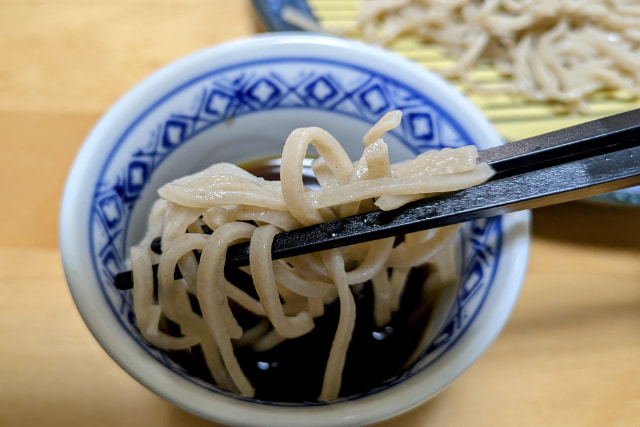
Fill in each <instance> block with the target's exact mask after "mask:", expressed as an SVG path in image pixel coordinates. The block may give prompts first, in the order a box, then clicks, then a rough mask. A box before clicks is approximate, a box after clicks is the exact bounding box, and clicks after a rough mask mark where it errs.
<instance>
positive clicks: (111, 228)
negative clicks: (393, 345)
mask: <svg viewBox="0 0 640 427" xmlns="http://www.w3.org/2000/svg"><path fill="white" fill-rule="evenodd" d="M188 91H191V92H188ZM184 93H193V94H194V95H193V102H192V107H191V109H190V110H189V111H175V112H170V113H167V114H166V116H165V117H163V118H162V119H160V120H157V119H156V118H154V119H150V118H149V117H150V116H151V113H152V112H154V111H156V110H157V109H158V108H159V107H160V106H161V105H164V103H166V102H168V101H169V100H170V99H171V97H173V96H178V95H180V94H184ZM157 99H158V101H157V102H156V104H154V106H152V107H151V108H150V109H149V110H147V111H145V112H144V113H143V114H142V115H140V116H139V117H133V118H132V121H131V126H130V127H129V128H128V130H127V131H126V132H125V133H123V134H122V135H121V136H120V138H119V139H118V141H116V143H115V145H114V147H115V148H114V149H113V152H112V153H111V156H110V157H109V159H110V160H109V162H111V159H113V158H114V157H116V155H117V154H119V150H121V149H122V147H123V145H124V141H125V140H126V139H127V138H129V137H130V135H131V129H133V128H140V127H142V129H148V132H147V135H148V140H147V141H144V144H143V145H142V147H143V148H141V149H139V150H136V151H135V152H133V153H132V154H131V155H130V158H129V160H128V163H127V165H126V166H125V167H123V168H121V169H115V168H110V167H109V162H108V163H107V165H105V167H104V169H103V170H102V172H101V175H100V179H99V182H98V184H97V186H96V188H95V193H94V197H93V201H92V210H91V217H90V239H91V257H92V260H93V266H94V271H95V273H96V275H97V277H98V280H99V283H100V286H101V289H102V292H103V293H104V295H105V297H106V299H107V300H108V302H109V304H110V306H111V308H112V310H113V312H114V314H115V315H116V317H118V318H119V319H120V323H121V325H122V327H123V328H124V329H125V330H126V331H127V332H128V334H129V335H130V336H131V337H132V339H134V340H136V341H137V342H138V343H139V345H140V346H141V347H142V348H143V349H144V350H145V351H146V352H147V353H148V354H149V355H151V356H152V357H153V358H155V359H156V360H158V361H160V362H161V363H162V364H163V365H164V366H166V367H167V368H168V369H170V370H171V371H173V372H175V373H176V374H178V375H180V376H182V377H184V378H186V379H188V380H189V381H192V382H194V383H196V384H199V385H201V386H202V387H205V388H207V389H210V390H212V391H215V392H218V393H226V392H223V391H219V390H217V389H216V388H215V387H214V386H212V385H210V384H208V383H205V382H204V381H201V380H199V379H197V378H193V377H191V376H190V375H189V374H187V372H186V371H185V370H184V369H183V368H181V367H180V366H178V365H176V364H175V363H174V362H172V361H171V360H170V359H169V358H168V357H167V356H166V355H165V353H163V352H162V351H159V350H158V349H156V348H155V347H153V346H151V345H149V344H147V343H146V342H144V339H143V338H142V336H141V334H140V332H139V330H138V329H137V327H136V324H135V316H134V313H133V304H132V298H131V292H130V291H124V292H123V291H118V290H116V289H115V288H114V287H113V285H112V282H113V278H114V276H115V275H116V274H117V273H118V272H120V271H122V270H124V269H126V265H125V258H126V256H127V248H126V247H125V242H126V234H127V227H128V224H129V220H130V217H131V214H132V211H133V207H134V206H135V204H136V202H137V201H138V200H139V197H140V195H141V193H142V192H143V191H144V189H145V186H146V184H147V183H148V182H149V179H150V177H151V175H152V174H153V172H154V170H155V169H156V168H157V167H158V166H159V165H160V164H161V163H162V161H163V160H164V159H166V158H167V157H168V156H169V155H170V154H171V153H172V152H174V151H175V150H176V149H177V148H178V147H180V146H183V145H184V144H188V143H189V141H190V140H191V139H192V138H193V137H194V136H195V135H197V134H199V133H200V132H202V131H204V130H207V129H211V128H212V127H215V126H217V125H219V124H221V123H223V122H225V121H227V120H229V119H232V118H237V117H240V116H246V115H249V114H253V113H257V112H260V111H265V110H273V109H279V108H288V109H290V108H292V107H295V108H298V109H313V110H317V111H321V110H322V111H331V112H334V113H340V114H343V115H347V116H349V117H353V118H356V119H358V120H362V121H365V122H367V123H370V124H372V123H373V122H375V121H376V120H377V119H378V118H379V117H380V116H381V115H382V114H383V113H384V112H386V111H389V110H394V109H398V110H401V111H403V117H404V119H403V123H402V129H401V131H399V132H395V133H394V135H395V136H396V137H397V138H398V139H399V140H401V141H402V143H403V144H405V145H406V146H407V147H409V148H410V149H411V150H412V151H413V152H414V153H419V152H421V151H424V150H427V149H440V148H442V147H457V146H461V145H466V144H472V143H473V140H472V139H471V138H470V137H469V135H467V134H466V133H465V132H464V131H463V130H462V127H461V125H460V124H459V123H457V122H456V121H455V120H454V119H453V118H452V117H450V116H449V115H448V114H447V113H446V112H445V111H443V110H442V109H441V108H439V107H438V106H437V105H436V104H434V102H433V101H432V100H430V99H428V98H427V97H425V96H423V95H422V94H420V93H418V92H415V91H414V90H412V89H410V88H408V87H406V86H404V85H402V84H400V83H399V82H397V81H395V80H394V79H391V78H389V77H388V76H385V75H382V74H378V73H374V72H372V71H370V70H366V69H362V68H358V67H354V66H352V65H348V64H344V63H340V62H336V61H326V60H325V61H320V60H311V59H309V60H306V59H300V58H295V59H294V58H282V59H280V60H269V61H254V62H247V63H242V64H238V65H236V66H233V67H229V68H225V69H221V70H215V71H211V72H209V73H206V74H203V75H201V76H198V77H197V78H194V79H192V80H191V81H189V82H185V83H184V84H183V85H181V86H179V87H176V88H175V89H172V90H169V91H168V92H167V93H166V94H159V96H158V98H157ZM461 233H462V234H463V235H464V238H463V239H462V245H461V259H462V283H461V286H460V288H459V290H458V293H457V298H456V301H455V304H454V306H453V308H452V310H451V312H450V313H449V315H448V318H447V320H446V322H445V324H444V326H443V327H442V329H441V330H440V331H439V333H438V335H437V337H436V338H435V339H434V341H433V343H432V344H431V345H430V346H429V347H428V348H427V349H426V350H425V351H424V352H423V354H422V355H421V356H420V358H418V359H417V361H416V363H414V364H413V365H412V366H411V367H409V368H408V369H407V370H405V371H404V372H402V373H401V374H399V375H397V376H396V377H395V378H393V379H391V380H390V381H388V382H387V383H386V384H383V385H381V386H380V387H379V388H378V389H375V390H371V391H369V392H367V393H366V394H371V393H376V392H378V391H380V390H382V389H385V388H388V387H390V386H392V385H394V384H397V383H399V382H402V381H404V380H405V379H406V378H407V377H409V376H411V375H412V374H413V373H415V372H418V371H421V370H423V369H425V368H426V367H427V366H429V365H430V364H432V363H433V362H434V361H435V360H437V359H438V358H439V357H441V356H442V355H443V354H444V353H446V351H447V350H448V349H449V348H450V347H451V346H452V345H453V343H455V342H456V341H457V340H458V339H459V338H460V337H461V336H462V335H463V334H464V333H465V331H466V330H467V328H468V327H469V325H470V324H471V323H472V322H473V320H474V318H475V316H476V315H477V313H478V312H479V311H480V309H481V307H482V304H483V302H484V300H485V298H486V296H487V294H488V293H489V291H490V289H491V285H492V282H493V279H494V274H495V271H496V269H497V266H498V263H499V262H500V252H501V248H502V220H501V218H499V217H498V218H491V219H485V220H480V221H475V222H473V223H471V224H467V225H466V226H465V227H463V229H462V231H461ZM363 395H364V394H361V395H357V396H350V397H348V398H347V399H356V398H358V397H361V396H363ZM238 398H239V399H242V398H241V397H238ZM265 404H270V405H285V404H280V403H272V402H265ZM316 404H317V405H322V404H323V403H305V404H299V405H316ZM286 405H289V404H286Z"/></svg>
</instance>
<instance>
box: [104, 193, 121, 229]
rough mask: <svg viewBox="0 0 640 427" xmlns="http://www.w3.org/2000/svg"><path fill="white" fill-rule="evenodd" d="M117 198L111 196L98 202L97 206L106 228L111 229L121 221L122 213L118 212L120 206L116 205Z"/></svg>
mask: <svg viewBox="0 0 640 427" xmlns="http://www.w3.org/2000/svg"><path fill="white" fill-rule="evenodd" d="M118 200H119V198H118V196H116V195H112V196H109V197H105V198H104V199H102V200H100V202H99V203H98V206H99V207H100V211H101V212H102V217H103V218H104V220H105V222H106V223H107V227H109V228H113V227H115V226H116V225H118V223H119V222H120V220H121V219H122V212H121V211H120V205H119V203H118Z"/></svg>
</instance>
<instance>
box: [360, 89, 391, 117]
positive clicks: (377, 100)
mask: <svg viewBox="0 0 640 427" xmlns="http://www.w3.org/2000/svg"><path fill="white" fill-rule="evenodd" d="M360 100H361V101H362V103H363V104H364V105H365V106H366V107H367V109H368V110H369V111H371V112H372V113H374V114H380V113H382V112H383V111H384V110H386V109H387V108H388V107H389V101H387V97H386V96H385V94H384V92H383V91H382V88H381V87H380V86H378V85H375V86H371V87H370V88H369V89H367V90H366V91H365V92H363V93H362V94H361V95H360Z"/></svg>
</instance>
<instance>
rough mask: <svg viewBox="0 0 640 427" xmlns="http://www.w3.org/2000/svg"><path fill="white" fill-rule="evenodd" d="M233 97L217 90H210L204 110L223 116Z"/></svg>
mask: <svg viewBox="0 0 640 427" xmlns="http://www.w3.org/2000/svg"><path fill="white" fill-rule="evenodd" d="M232 100H233V98H232V97H231V96H229V95H227V94H226V93H224V92H220V91H219V90H214V91H211V93H210V94H209V99H207V104H206V107H205V111H206V112H207V113H209V114H212V115H214V116H217V117H225V115H226V112H227V110H228V109H229V106H230V105H231V101H232Z"/></svg>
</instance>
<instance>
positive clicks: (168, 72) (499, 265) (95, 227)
mask: <svg viewBox="0 0 640 427" xmlns="http://www.w3.org/2000/svg"><path fill="white" fill-rule="evenodd" d="M392 109H400V110H402V111H403V112H404V120H403V124H402V128H401V129H398V130H396V131H393V132H391V134H390V135H389V137H388V138H386V140H387V142H388V143H389V145H390V153H391V156H392V160H393V161H397V160H400V159H402V158H407V157H410V156H413V155H415V154H416V153H418V152H420V151H424V150H426V149H429V148H441V147H453V146H459V145H463V144H476V145H478V146H479V147H481V148H486V147H489V146H493V145H496V144H500V143H501V141H500V139H499V137H498V136H497V134H496V133H495V132H494V130H493V129H492V128H491V126H490V125H489V124H488V122H487V120H486V119H485V118H484V117H483V116H482V115H481V114H480V113H479V112H478V111H477V110H476V109H475V108H474V107H473V106H472V105H471V104H470V103H469V102H468V101H467V100H466V99H465V98H464V97H463V96H462V95H461V94H459V93H458V92H456V91H455V90H454V89H453V88H452V87H451V86H449V85H448V84H447V83H445V82H444V81H443V80H441V79H440V78H439V77H437V76H435V75H434V74H432V73H430V72H428V71H426V70H424V69H423V68H421V67H419V66H418V65H415V64H413V63H411V62H409V61H407V60H404V59H402V58H400V57H398V56H396V55H394V54H392V53H389V52H387V51H384V50H382V49H378V48H374V47H370V46H365V45H363V44H359V43H356V42H352V41H346V40H341V39H335V38H330V37H324V36H314V35H303V34H300V33H295V34H294V33H291V34H280V35H268V36H257V37H253V38H250V39H245V40H240V41H235V42H231V43H228V44H224V45H221V46H217V47H213V48H210V49H207V50H204V51H201V52H198V53H195V54H193V55H191V56H188V57H186V58H184V59H182V60H180V61H178V62H175V63H173V64H171V65H169V66H167V67H165V68H163V69H161V70H160V71H158V72H156V73H155V74H153V75H152V76H151V77H149V78H147V79H146V80H144V81H143V82H141V83H140V84H139V85H137V86H136V87H135V88H133V89H132V90H131V91H130V92H129V93H127V94H126V95H125V96H124V97H123V98H122V99H121V100H119V101H118V102H117V103H116V104H115V105H114V106H113V107H112V108H111V109H110V110H109V111H108V112H107V113H106V114H105V116H104V117H103V118H102V119H101V120H100V122H99V123H98V124H97V125H96V127H95V129H94V130H93V131H92V133H91V134H90V135H89V137H88V138H87V140H86V142H85V144H84V146H83V147H82V149H81V151H80V153H79V154H78V156H77V159H76V161H75V163H74V165H73V168H72V170H71V172H70V175H69V178H68V182H67V186H66V190H65V194H64V199H63V204H62V211H61V214H60V247H61V251H62V258H63V263H64V269H65V274H66V276H67V280H68V282H69V288H70V290H71V293H72V295H73V298H74V301H75V303H76V305H77V307H78V310H79V311H80V313H81V315H82V317H83V319H84V321H85V322H86V324H87V326H88V327H89V329H90V330H91V332H92V333H93V334H94V336H95V337H96V339H97V340H98V341H99V342H100V344H101V345H102V346H103V348H104V349H105V350H106V351H107V352H108V353H109V355H110V356H111V357H112V358H113V359H114V360H115V361H116V362H117V363H118V364H120V366H122V368H123V369H125V370H126V371H127V372H128V373H129V374H130V375H131V376H133V377H134V378H135V379H137V380H138V381H139V382H140V383H142V384H144V385H145V386H146V387H148V388H149V389H150V390H152V391H153V392H155V393H157V394H158V395H160V396H162V397H163V398H165V399H167V400H169V401H171V402H173V403H175V404H176V405H178V406H180V407H182V408H184V409H186V410H188V411H190V412H192V413H195V414H198V415H200V416H202V417H204V418H208V419H211V420H215V421H218V422H222V423H227V424H241V425H280V426H285V425H290V426H296V425H307V426H309V425H334V426H335V425H358V424H369V423H372V422H375V421H380V420H383V419H386V418H389V417H392V416H394V415H397V414H399V413H401V412H403V411H406V410H407V409H410V408H411V407H414V406H415V405H417V404H419V403H421V402H424V401H425V400H427V399H429V398H430V397H432V396H434V395H435V394H436V393H438V392H439V391H440V390H442V389H443V388H444V387H445V386H446V385H447V384H449V383H450V382H451V381H452V380H454V379H455V378H456V377H457V376H458V375H460V374H461V373H462V372H463V371H464V370H465V369H466V368H467V367H469V366H470V365H471V364H472V363H473V361H474V360H476V359H477V358H478V357H479V356H480V354H481V353H482V352H483V351H484V350H485V349H486V348H487V347H488V346H489V344H490V343H491V342H492V340H493V339H494V338H495V337H496V335H497V334H498V332H499V331H500V329H501V328H502V326H503V325H504V323H505V321H506V319H507V317H508V315H509V313H510V311H511V309H512V307H513V305H514V302H515V300H516V297H517V295H518V292H519V289H520V286H521V283H522V280H523V276H524V271H525V265H526V260H527V256H528V246H529V245H528V244H529V240H528V239H529V216H528V214H527V213H516V214H511V215H508V216H504V217H498V218H492V219H489V220H482V221H476V222H474V223H472V224H469V225H467V226H466V227H465V228H464V231H463V232H462V233H461V243H460V247H459V256H460V259H461V263H462V277H463V280H462V283H460V286H459V288H458V289H454V290H453V292H452V293H450V294H449V295H448V296H447V295H444V296H443V297H442V300H441V301H440V303H439V306H438V310H439V312H440V315H439V317H438V320H437V321H436V322H434V323H433V324H432V326H431V329H430V332H429V335H430V336H432V337H433V338H431V339H429V342H428V343H426V344H428V345H426V346H425V350H424V351H423V352H422V354H421V356H420V358H419V359H418V360H417V361H416V362H415V363H414V364H413V365H411V366H410V367H409V368H408V369H406V370H405V371H403V372H401V373H399V374H398V375H397V376H396V377H394V378H393V380H392V381H389V382H388V383H386V384H384V385H381V386H380V387H378V388H376V389H374V390H369V391H367V392H365V393H362V394H360V395H356V396H350V397H348V398H343V399H339V400H337V401H334V402H330V403H301V404H279V403H273V402H260V401H255V400H252V399H246V398H241V397H238V396H234V395H231V394H229V393H226V392H222V391H220V390H217V389H216V388H215V387H214V386H211V385H210V384H207V383H204V382H203V381H201V380H199V379H197V378H193V377H191V376H189V375H188V374H187V373H186V372H185V370H184V369H182V368H180V367H179V366H177V365H175V364H174V363H173V362H171V361H170V360H169V359H168V358H167V357H166V356H165V355H164V354H163V353H162V352H161V351H158V350H157V349H155V348H153V347H152V346H150V345H149V344H147V343H146V342H145V341H144V340H143V339H142V338H141V335H140V333H139V332H138V330H137V328H136V325H135V319H134V315H133V310H132V301H131V294H130V291H124V292H123V291H118V290H116V289H115V288H114V287H113V286H112V279H113V277H114V275H115V274H116V273H117V272H119V271H121V270H123V269H125V259H126V257H127V252H128V249H127V248H128V247H129V246H130V245H131V244H133V243H134V242H136V241H137V240H138V239H140V238H141V237H142V235H143V232H144V229H145V220H146V215H147V211H148V209H149V207H150V204H151V202H152V201H153V200H154V199H155V198H156V189H157V188H158V187H159V186H160V185H161V184H163V183H165V182H167V181H169V180H171V179H173V178H176V177H178V176H182V175H185V174H188V173H191V172H194V171H196V170H199V169H202V168H204V167H206V166H208V165H209V164H211V163H214V162H219V161H230V162H240V161H247V160H251V159H256V158H260V157H264V156H270V155H274V154H278V153H279V152H280V151H281V148H282V144H283V142H284V140H285V139H286V137H287V135H288V134H289V132H290V131H291V130H292V129H294V128H296V127H300V126H321V127H323V128H325V129H327V130H329V131H330V132H332V133H333V134H334V135H335V136H336V137H337V138H338V139H339V140H341V141H342V142H343V143H345V142H352V143H349V144H348V145H349V147H348V148H349V149H348V151H350V153H351V154H352V155H353V156H354V157H355V155H356V154H357V153H358V145H359V144H360V142H359V141H360V140H361V137H362V135H363V134H364V132H365V131H366V130H367V129H368V127H369V126H371V124H372V123H373V122H375V121H376V120H377V119H378V118H379V117H380V116H381V115H382V114H383V113H384V112H386V111H389V110H392ZM479 392H480V390H479Z"/></svg>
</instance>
